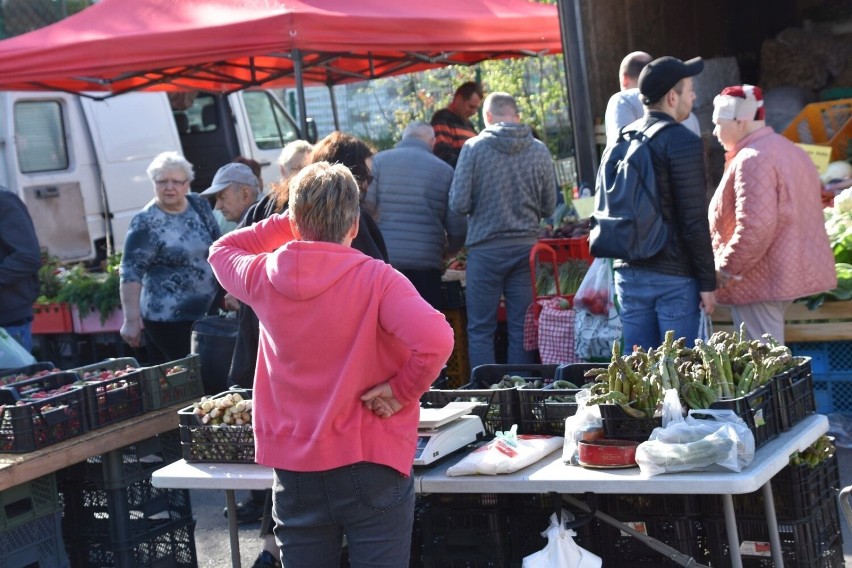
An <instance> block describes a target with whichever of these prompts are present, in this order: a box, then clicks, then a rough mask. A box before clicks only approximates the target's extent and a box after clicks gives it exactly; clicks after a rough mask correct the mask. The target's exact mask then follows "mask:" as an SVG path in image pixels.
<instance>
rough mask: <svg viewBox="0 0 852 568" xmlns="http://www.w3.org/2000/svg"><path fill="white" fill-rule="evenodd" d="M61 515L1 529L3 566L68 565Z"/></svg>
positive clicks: (0, 561) (0, 565) (0, 564)
mask: <svg viewBox="0 0 852 568" xmlns="http://www.w3.org/2000/svg"><path fill="white" fill-rule="evenodd" d="M61 517H62V513H60V512H58V511H57V512H55V513H49V514H47V515H42V516H41V517H37V518H34V519H32V520H30V521H27V522H26V523H23V524H21V525H18V526H16V527H13V528H10V529H8V530H4V531H0V568H21V567H22V566H41V567H43V568H47V567H51V568H54V567H55V568H66V567H67V566H68V557H67V555H66V553H65V545H64V543H63V542H62V528H61Z"/></svg>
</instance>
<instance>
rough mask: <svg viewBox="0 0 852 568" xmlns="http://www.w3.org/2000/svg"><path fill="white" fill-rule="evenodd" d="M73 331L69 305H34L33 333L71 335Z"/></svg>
mask: <svg viewBox="0 0 852 568" xmlns="http://www.w3.org/2000/svg"><path fill="white" fill-rule="evenodd" d="M73 331H74V326H73V324H72V321H71V308H70V306H69V305H68V304H33V325H32V332H33V333H35V334H47V333H71V332H73Z"/></svg>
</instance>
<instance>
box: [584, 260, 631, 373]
mask: <svg viewBox="0 0 852 568" xmlns="http://www.w3.org/2000/svg"><path fill="white" fill-rule="evenodd" d="M574 311H575V312H576V314H575V319H574V356H575V357H576V358H577V359H579V360H585V361H591V360H595V359H598V360H600V359H609V358H610V357H611V355H612V342H613V341H620V340H621V317H619V315H618V309H617V308H616V305H615V282H614V277H613V273H612V259H608V258H596V259H595V260H593V261H592V265H591V266H590V267H589V271H588V272H586V276H585V277H584V278H583V282H581V283H580V287H579V288H578V289H577V294H576V295H575V296H574Z"/></svg>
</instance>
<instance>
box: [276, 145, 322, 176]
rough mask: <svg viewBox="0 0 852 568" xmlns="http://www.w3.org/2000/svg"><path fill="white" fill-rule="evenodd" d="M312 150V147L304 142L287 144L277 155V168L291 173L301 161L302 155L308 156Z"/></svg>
mask: <svg viewBox="0 0 852 568" xmlns="http://www.w3.org/2000/svg"><path fill="white" fill-rule="evenodd" d="M313 149H314V147H313V145H312V144H311V143H310V142H307V141H305V140H293V141H292V142H288V143H287V144H286V145H285V146H284V147H283V148H281V153H280V154H279V155H278V166H279V167H281V168H283V169H286V170H287V171H293V170H294V169H295V166H296V165H297V164H301V162H302V161H303V159H302V154H310V153H311V150H313ZM297 158H298V160H297Z"/></svg>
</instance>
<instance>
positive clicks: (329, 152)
mask: <svg viewBox="0 0 852 568" xmlns="http://www.w3.org/2000/svg"><path fill="white" fill-rule="evenodd" d="M373 154H374V150H373V149H372V148H371V147H370V146H368V145H367V143H366V142H364V141H363V140H361V139H360V138H357V137H355V136H352V135H350V134H344V133H342V132H339V131H334V132H332V133H331V134H329V135H328V136H326V137H325V138H323V139H322V140H320V141H319V142H317V143H316V145H315V146H314V150H313V152H311V160H310V161H311V163H316V162H328V163H330V164H343V165H344V166H346V167H347V168H349V170H350V171H351V172H352V175H353V176H355V180H356V181H357V182H358V189H360V190H361V193H366V192H367V186H368V185H369V183H370V168H369V167H368V166H367V160H369V159H370V158H372V157H373Z"/></svg>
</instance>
